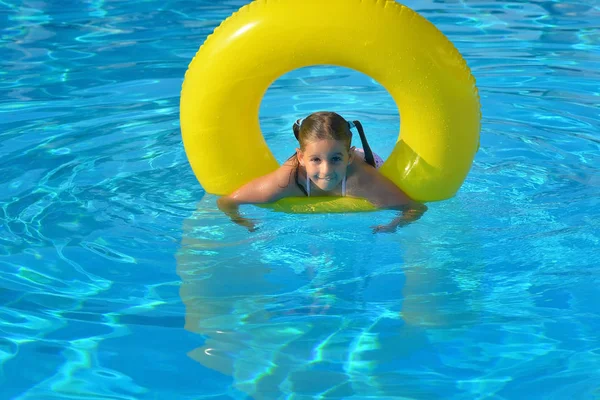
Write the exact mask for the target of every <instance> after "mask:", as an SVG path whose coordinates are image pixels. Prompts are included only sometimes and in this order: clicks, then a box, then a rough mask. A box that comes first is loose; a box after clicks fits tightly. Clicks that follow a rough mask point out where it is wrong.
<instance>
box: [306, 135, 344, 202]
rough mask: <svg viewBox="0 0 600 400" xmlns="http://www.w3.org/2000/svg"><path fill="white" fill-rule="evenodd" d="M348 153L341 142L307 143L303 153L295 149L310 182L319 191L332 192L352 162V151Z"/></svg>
mask: <svg viewBox="0 0 600 400" xmlns="http://www.w3.org/2000/svg"><path fill="white" fill-rule="evenodd" d="M352 150H353V149H351V150H350V151H348V147H347V144H346V143H345V142H344V141H341V140H329V139H323V140H316V141H312V142H308V143H307V144H306V146H305V148H304V151H302V150H300V149H296V154H297V157H298V162H299V163H300V165H302V166H304V168H306V174H307V175H308V177H309V178H310V180H311V181H312V182H313V183H314V184H315V185H316V186H317V187H318V188H319V189H321V190H324V191H331V190H334V189H335V188H336V187H337V186H338V185H339V184H340V182H341V181H342V179H344V177H345V176H346V168H347V167H348V165H349V164H351V163H352V161H354V151H352Z"/></svg>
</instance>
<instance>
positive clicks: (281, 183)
mask: <svg viewBox="0 0 600 400" xmlns="http://www.w3.org/2000/svg"><path fill="white" fill-rule="evenodd" d="M297 176H298V164H297V163H295V162H293V161H291V160H287V161H286V162H284V163H283V164H282V165H281V166H280V167H279V168H277V169H276V170H275V171H274V172H272V174H271V176H270V178H271V180H273V181H274V183H276V184H277V186H278V187H280V188H282V193H281V194H282V196H283V197H293V196H304V193H303V192H302V191H301V189H300V188H299V187H298V185H297V183H296V179H297Z"/></svg>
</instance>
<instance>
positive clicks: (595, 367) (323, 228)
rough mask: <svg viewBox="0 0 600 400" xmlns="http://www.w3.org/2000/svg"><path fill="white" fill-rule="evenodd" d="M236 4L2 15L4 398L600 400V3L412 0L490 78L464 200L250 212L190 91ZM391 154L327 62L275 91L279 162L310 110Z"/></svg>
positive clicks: (482, 78)
mask: <svg viewBox="0 0 600 400" xmlns="http://www.w3.org/2000/svg"><path fill="white" fill-rule="evenodd" d="M245 3H246V2H245V1H212V0H211V1H209V0H201V1H184V0H181V1H156V0H149V1H141V0H137V1H124V0H111V1H108V0H105V1H103V0H89V1H85V2H80V1H60V2H59V1H52V2H50V1H42V0H22V1H16V0H3V1H0V28H1V39H0V64H1V69H0V177H1V179H0V398H2V399H36V400H37V399H84V398H85V399H98V400H100V399H102V400H106V399H214V400H225V399H247V398H254V399H294V400H298V399H334V398H337V399H342V398H343V399H375V398H378V399H439V398H447V399H469V400H470V399H559V400H564V399H598V398H600V334H599V332H600V302H599V300H598V299H599V298H600V289H599V288H600V251H599V249H600V211H598V210H599V206H600V173H599V166H600V135H599V134H598V126H600V115H599V111H598V110H599V109H600V108H599V106H600V91H599V89H598V88H599V86H598V82H599V81H600V73H599V72H598V71H599V68H598V66H599V65H600V31H599V30H598V26H599V25H600V8H599V3H598V2H596V1H590V0H585V1H583V0H582V1H580V2H578V1H573V0H571V1H560V2H559V1H538V0H534V1H529V2H521V1H502V2H500V1H491V0H469V1H458V0H457V1H451V2H450V1H447V2H443V3H442V2H438V1H435V0H421V1H417V0H410V1H407V2H406V3H405V4H407V5H408V6H410V7H411V8H413V9H415V10H417V11H418V12H420V13H421V14H422V15H424V16H425V17H426V18H428V19H429V20H430V21H432V22H433V23H435V24H436V26H437V27H438V28H439V29H440V30H442V32H444V33H445V34H446V35H447V36H448V37H449V38H450V39H451V40H452V41H453V42H454V43H455V45H456V46H457V47H458V49H459V50H460V51H461V53H462V54H463V56H464V57H465V59H466V61H467V63H468V65H469V66H470V67H471V69H472V71H473V74H474V75H475V77H476V79H477V83H478V87H479V90H480V94H481V102H482V113H483V121H482V136H481V148H480V150H479V152H478V153H477V156H476V158H475V162H474V165H473V168H472V170H471V173H470V174H469V176H468V178H467V180H466V182H465V184H464V185H463V187H462V188H461V190H460V192H459V193H458V194H457V195H456V197H454V198H453V199H451V200H448V201H444V202H439V203H431V204H429V212H428V213H427V214H426V215H425V216H424V217H423V218H422V219H421V220H420V221H418V223H415V224H413V225H410V226H408V227H405V228H403V229H401V230H399V231H398V232H397V233H395V234H372V233H371V229H370V226H372V225H375V224H379V223H385V222H387V221H389V220H390V219H391V218H393V217H394V214H393V213H392V212H389V211H382V212H378V213H375V214H352V215H335V216H332V215H313V216H297V215H286V214H280V213H273V212H271V211H268V210H264V209H259V208H255V207H251V206H246V207H245V208H244V213H245V214H246V215H248V216H249V217H251V218H254V219H256V220H257V221H258V224H259V230H258V231H256V232H255V233H252V234H250V233H248V232H246V231H245V230H244V229H243V228H241V227H238V226H236V225H233V224H232V223H230V222H229V221H228V220H227V218H225V217H224V216H223V215H222V214H221V213H220V212H219V211H218V210H217V208H216V206H215V196H213V195H210V194H206V193H204V191H203V189H202V187H200V185H199V184H198V183H197V181H196V178H195V177H194V175H193V173H192V172H191V169H190V167H189V164H188V162H187V159H186V157H185V153H184V150H183V146H182V142H181V134H180V131H179V120H178V118H179V115H178V108H179V91H180V88H181V83H182V80H183V76H184V73H185V70H186V68H187V65H188V63H189V62H190V60H191V58H192V57H193V56H194V54H195V52H196V51H197V50H198V47H199V46H200V44H201V43H202V42H203V41H204V39H205V38H206V36H207V35H208V34H209V33H210V32H211V31H212V30H213V29H214V28H215V27H216V26H217V25H218V24H219V23H220V21H221V20H223V19H224V18H225V17H227V16H228V15H229V14H231V13H232V12H233V11H234V10H236V9H237V8H238V7H240V6H241V5H243V4H245ZM322 109H325V110H333V111H338V112H341V113H343V114H344V115H345V116H347V117H349V118H358V119H360V120H361V121H362V122H363V125H364V126H365V129H366V132H367V135H368V137H369V140H370V141H371V143H372V145H373V147H374V149H375V151H376V152H378V153H379V154H381V155H383V156H386V155H388V154H389V152H390V148H391V147H390V146H392V145H393V143H394V141H395V138H396V136H397V132H398V129H399V125H400V122H399V113H398V110H397V109H396V107H395V105H394V103H393V101H392V100H391V98H390V96H389V95H388V94H387V93H386V92H385V91H384V90H383V89H382V88H381V87H380V86H379V85H377V84H376V83H375V82H373V81H372V80H371V79H370V78H368V77H366V76H363V75H360V74H358V73H356V72H354V71H350V70H346V69H343V68H337V67H332V66H320V67H314V68H305V69H302V70H298V71H294V72H291V73H289V74H287V75H285V76H284V77H282V78H281V79H279V80H278V81H277V82H275V83H274V85H273V86H272V87H271V88H270V89H269V91H268V92H267V94H266V96H265V99H264V101H263V103H262V106H261V113H260V117H261V126H262V128H263V130H264V131H265V132H266V133H265V136H266V138H267V141H268V143H269V145H270V146H271V148H272V150H273V153H274V154H275V155H276V157H277V158H278V159H279V160H283V159H285V157H287V156H288V155H289V154H291V153H292V152H293V148H294V143H293V140H292V139H293V138H292V135H291V124H292V122H293V121H294V120H295V119H296V118H299V117H301V116H303V115H305V114H307V113H309V112H311V111H316V110H322Z"/></svg>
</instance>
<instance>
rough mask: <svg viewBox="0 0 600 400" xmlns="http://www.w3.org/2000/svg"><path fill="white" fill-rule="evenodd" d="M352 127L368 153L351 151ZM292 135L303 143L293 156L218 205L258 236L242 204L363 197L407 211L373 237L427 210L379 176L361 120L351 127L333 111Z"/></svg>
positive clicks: (377, 229)
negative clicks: (297, 198) (290, 199)
mask: <svg viewBox="0 0 600 400" xmlns="http://www.w3.org/2000/svg"><path fill="white" fill-rule="evenodd" d="M352 127H356V129H357V130H358V133H359V135H360V140H361V142H362V146H363V148H364V151H361V150H359V149H356V148H354V147H351V146H350V143H351V141H352V132H351V131H350V129H351V128H352ZM293 130H294V135H295V136H296V139H297V140H298V143H299V148H297V149H296V153H295V154H294V155H293V156H291V157H290V158H289V159H288V160H287V161H286V162H285V163H284V164H283V165H282V166H281V167H279V169H277V170H276V171H274V172H272V173H270V174H267V175H265V176H261V177H260V178H257V179H255V180H253V181H251V182H249V183H247V184H245V185H244V186H242V187H241V188H239V189H238V190H236V191H235V192H233V193H232V194H230V195H228V196H223V197H221V198H220V199H219V200H218V201H217V204H218V207H219V209H220V210H222V211H223V212H224V213H226V214H227V215H228V216H229V217H230V218H231V220H232V221H233V222H235V223H237V224H239V225H242V226H245V227H247V228H248V229H249V230H250V231H253V230H254V229H255V227H254V223H253V222H252V221H250V220H248V219H247V218H244V217H242V216H241V215H240V214H239V209H238V207H239V205H240V204H256V203H272V202H275V201H277V200H279V199H282V198H284V197H298V196H350V197H360V198H363V199H366V200H368V201H370V202H371V203H372V204H373V205H374V206H376V207H378V208H384V209H396V210H401V211H402V214H401V215H400V216H398V217H397V218H395V219H394V220H393V221H391V222H390V223H389V224H387V225H379V226H376V227H374V232H393V231H395V230H396V228H397V227H398V226H404V225H408V224H409V223H411V222H413V221H416V220H417V219H419V218H420V217H421V216H422V215H423V213H424V212H425V211H426V210H427V207H426V206H425V205H423V204H421V203H417V202H414V201H412V200H411V199H410V198H409V197H408V196H407V195H406V194H405V193H404V192H403V191H402V190H400V189H399V188H398V187H397V186H396V185H395V184H394V183H393V182H392V181H390V180H389V179H388V178H386V177H385V176H383V175H381V174H380V173H379V171H377V168H378V167H379V166H380V165H381V164H382V163H383V160H381V158H379V157H378V156H377V155H376V154H373V152H372V151H371V148H370V147H369V144H368V143H367V138H366V137H365V134H364V131H363V129H362V125H361V124H360V122H359V121H354V122H352V123H349V122H348V121H346V120H345V119H344V118H342V117H341V116H340V115H338V114H336V113H334V112H316V113H313V114H311V115H309V116H308V117H306V118H305V119H304V120H298V121H296V123H294V126H293Z"/></svg>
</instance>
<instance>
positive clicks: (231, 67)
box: [181, 0, 480, 211]
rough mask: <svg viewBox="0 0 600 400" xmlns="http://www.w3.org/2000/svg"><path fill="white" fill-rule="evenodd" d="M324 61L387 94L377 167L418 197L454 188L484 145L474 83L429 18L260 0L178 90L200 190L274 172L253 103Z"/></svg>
mask: <svg viewBox="0 0 600 400" xmlns="http://www.w3.org/2000/svg"><path fill="white" fill-rule="evenodd" d="M319 64H329V65H338V66H343V67H347V68H352V69H355V70H357V71H360V72H362V73H364V74H366V75H368V76H370V77H372V78H373V79H375V80H377V81H378V82H380V83H381V85H382V86H383V87H384V88H385V89H387V91H388V92H389V93H390V94H391V96H392V97H393V98H394V101H395V102H396V105H397V106H398V109H399V110H400V115H401V120H402V121H401V131H402V137H401V138H400V137H399V139H398V141H397V143H396V146H395V147H394V150H393V151H392V153H391V155H390V157H389V158H388V159H387V160H386V162H385V163H384V164H383V166H382V167H381V169H380V171H381V173H382V174H384V175H385V176H387V177H388V178H390V179H391V180H392V181H394V182H395V183H396V185H398V186H399V187H400V188H401V189H402V190H404V191H405V192H406V193H407V194H408V195H409V196H410V197H412V198H413V199H417V200H421V201H435V200H442V199H446V198H449V197H451V196H453V195H454V194H455V193H456V191H457V190H458V189H459V188H460V186H461V185H462V182H463V181H464V179H465V178H466V176H467V173H468V172H469V169H470V168H471V164H472V162H473V158H474V156H475V152H476V151H477V148H478V143H479V123H480V106H479V97H478V94H477V89H476V87H475V80H474V78H473V76H472V75H471V73H470V71H469V68H468V67H467V65H466V63H465V61H464V60H463V58H462V57H461V55H460V53H459V52H458V51H457V50H456V48H455V47H454V46H453V45H452V43H451V42H450V41H448V39H447V38H446V37H445V36H444V35H443V34H442V33H441V32H440V31H439V30H438V29H437V28H435V26H433V25H432V24H431V23H430V22H428V21H427V20H425V19H424V18H423V17H421V16H419V15H418V14H417V13H415V12H414V11H412V10H410V9H409V8H407V7H405V6H402V5H400V4H398V3H396V2H395V1H392V0H385V1H382V0H327V1H323V0H301V1H298V0H278V1H271V0H257V1H254V2H252V3H250V4H249V5H247V6H244V7H242V8H241V9H240V10H239V11H238V12H237V13H235V14H234V15H232V16H231V17H229V18H228V19H226V20H225V21H224V22H223V23H222V24H221V25H220V26H219V27H218V28H217V29H216V30H215V32H214V33H213V34H212V35H211V36H209V37H208V38H207V40H206V41H205V43H204V44H203V45H202V47H201V48H200V50H199V51H198V53H197V54H196V57H195V58H194V59H193V60H192V62H191V64H190V66H189V69H188V71H187V73H186V75H185V81H184V84H183V88H182V92H181V131H182V135H183V142H184V145H185V150H186V153H187V156H188V159H189V161H190V164H191V166H192V169H193V170H194V173H195V174H196V176H197V178H198V180H199V181H200V183H201V184H202V186H203V187H204V189H205V190H206V191H207V192H209V193H214V194H226V193H230V192H232V191H233V190H235V189H236V188H238V187H239V186H241V185H242V184H244V183H246V182H248V181H250V180H252V179H254V178H257V177H259V176H261V175H264V174H266V173H269V172H271V171H273V170H275V169H276V168H278V163H277V161H276V160H275V157H274V156H273V154H272V153H271V151H270V150H269V148H268V146H267V144H266V142H265V140H264V137H263V136H262V133H261V131H260V127H259V121H258V112H259V107H260V102H261V100H262V97H263V95H264V93H265V92H266V90H267V89H268V87H269V85H270V84H271V83H272V82H274V81H275V80H276V79H277V78H278V77H279V76H281V75H283V74H284V73H286V72H289V71H291V70H293V69H296V68H301V67H305V66H309V65H319ZM299 201H300V200H298V201H297V202H296V200H288V201H287V204H291V203H294V202H296V203H298V202H299ZM315 201H317V202H318V201H319V200H315V199H305V200H304V203H306V202H311V203H314V202H315ZM328 203H329V204H333V208H336V207H338V206H337V205H336V204H338V205H339V204H341V206H340V207H342V208H346V207H348V206H349V201H348V199H346V200H344V199H337V200H331V199H329V200H328ZM350 203H351V201H350ZM357 204H358V203H357ZM302 207H305V206H301V207H300V209H301V208H302ZM357 207H358V208H360V207H361V206H360V205H358V206H357ZM357 207H354V208H355V209H356V208H357ZM351 208H352V207H351ZM300 209H297V211H298V210H300ZM310 209H311V210H320V209H321V208H320V207H319V206H313V207H310ZM300 211H301V210H300Z"/></svg>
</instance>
